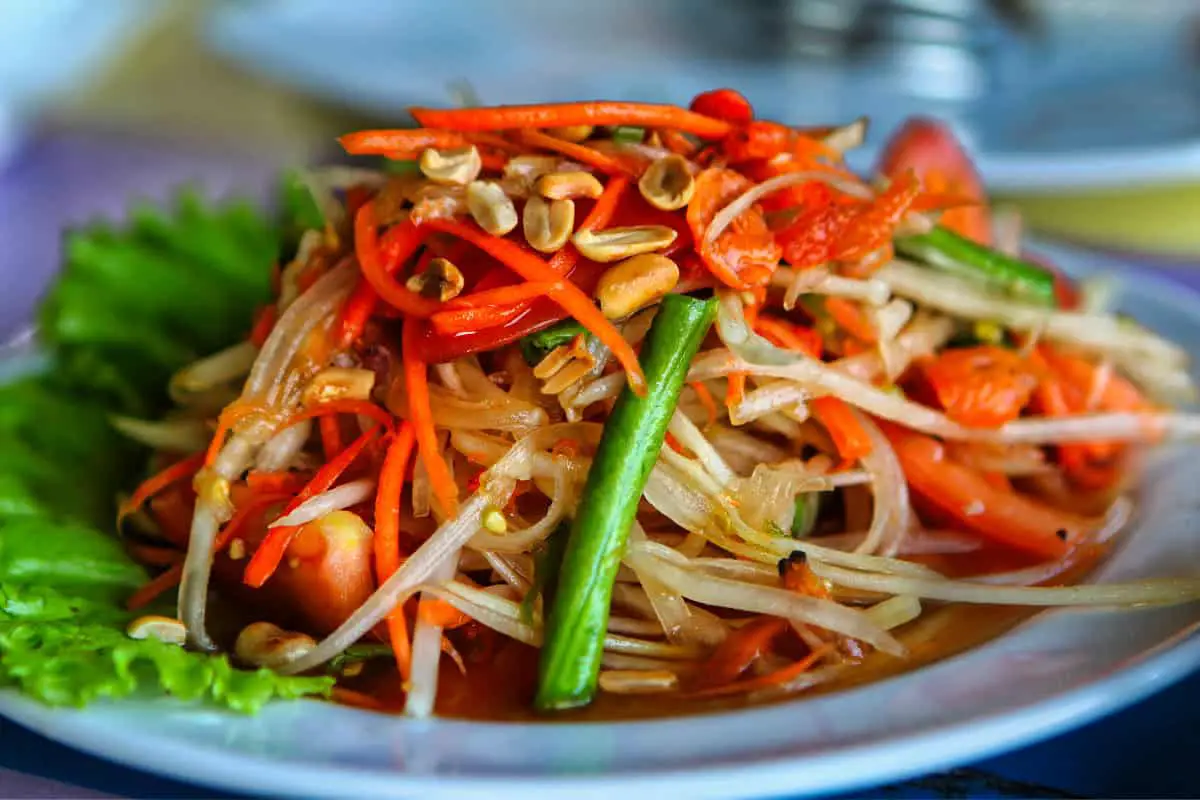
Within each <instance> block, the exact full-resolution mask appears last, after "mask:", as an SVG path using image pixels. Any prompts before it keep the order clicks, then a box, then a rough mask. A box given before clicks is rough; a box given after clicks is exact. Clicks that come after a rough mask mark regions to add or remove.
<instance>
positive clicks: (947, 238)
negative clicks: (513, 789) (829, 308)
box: [896, 228, 1055, 306]
mask: <svg viewBox="0 0 1200 800" xmlns="http://www.w3.org/2000/svg"><path fill="white" fill-rule="evenodd" d="M896 250H897V252H899V253H901V254H903V255H906V256H908V257H909V258H914V259H917V260H918V261H922V262H924V263H926V264H928V265H929V266H931V267H936V268H938V269H941V270H944V271H946V272H951V273H955V274H957V275H961V276H963V277H966V278H971V279H973V280H978V281H982V282H984V283H986V284H988V285H989V286H990V287H992V288H994V289H996V290H998V291H1002V292H1004V293H1005V294H1009V295H1012V296H1014V297H1019V298H1021V299H1023V300H1028V301H1031V302H1035V303H1039V304H1042V305H1050V306H1052V305H1055V298H1054V276H1053V275H1052V274H1051V273H1050V272H1048V271H1046V270H1044V269H1042V268H1041V267H1039V266H1038V265H1036V264H1031V263H1030V262H1028V261H1022V260H1021V259H1019V258H1013V257H1012V256H1007V255H1005V254H1004V253H1001V252H999V251H998V250H993V249H991V248H990V247H984V246H983V245H981V244H977V243H976V242H973V241H971V240H970V239H967V238H964V237H962V236H959V235H958V234H957V233H954V232H953V231H950V230H947V229H946V228H934V229H933V230H932V231H930V232H929V233H924V234H920V235H917V236H902V237H900V238H899V239H896Z"/></svg>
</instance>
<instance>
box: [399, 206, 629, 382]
mask: <svg viewBox="0 0 1200 800" xmlns="http://www.w3.org/2000/svg"><path fill="white" fill-rule="evenodd" d="M424 227H427V228H431V229H433V230H437V231H441V232H442V233H448V234H450V235H452V236H456V237H458V238H460V239H463V240H464V241H467V242H470V243H471V244H473V245H475V246H476V247H478V248H479V249H480V250H483V251H484V252H485V253H487V254H488V255H490V256H491V257H492V258H495V259H496V260H497V261H499V262H500V263H502V264H504V265H505V266H506V267H508V268H509V269H511V270H512V271H513V272H515V273H517V274H518V275H520V276H521V277H522V278H524V279H525V280H528V281H547V282H554V281H555V280H556V279H557V277H558V274H557V273H555V272H554V271H553V270H551V269H550V267H549V266H548V265H547V264H546V262H545V261H542V260H541V259H540V258H538V257H537V256H535V255H533V254H532V253H530V252H527V251H526V250H524V249H523V248H521V247H520V246H519V245H516V244H514V243H513V242H510V241H509V240H507V239H501V238H498V237H496V236H492V235H490V234H488V233H486V232H484V231H483V229H481V228H480V227H479V226H477V225H474V224H467V223H465V222H459V221H457V220H451V219H431V220H429V221H428V222H427V223H425V225H424ZM550 298H551V299H553V300H554V302H556V303H558V305H560V306H561V307H562V309H563V310H564V311H566V312H567V313H568V314H570V315H571V316H572V317H574V318H575V320H576V321H577V322H579V324H580V325H582V326H583V327H585V328H587V329H588V331H590V332H591V334H592V335H593V336H595V337H596V338H597V339H599V340H600V341H601V342H602V343H603V344H605V345H606V346H607V347H608V349H609V350H611V351H612V353H613V355H614V356H616V358H617V361H619V362H620V364H621V366H622V367H624V368H625V376H626V379H627V380H628V381H629V387H630V388H631V389H632V390H633V391H634V393H635V394H637V395H639V396H642V397H644V396H645V395H646V376H645V374H644V373H643V372H642V365H641V364H640V363H639V362H638V358H637V354H636V353H635V352H634V350H633V348H632V347H630V345H629V342H627V341H625V337H623V336H622V335H621V332H620V331H619V330H617V329H616V327H614V326H613V324H612V322H610V321H609V320H608V318H607V317H605V316H604V314H602V313H601V312H600V309H599V308H597V307H596V305H595V304H594V303H593V302H592V299H591V298H590V297H588V296H587V295H586V294H584V293H583V291H582V290H580V289H579V287H578V286H576V285H575V284H573V283H564V284H563V285H562V289H560V290H558V291H554V292H551V293H550ZM409 327H410V326H408V325H406V326H405V330H406V331H407V330H408V328H409ZM415 334H416V331H415V328H414V332H413V335H415ZM410 391H411V390H410Z"/></svg>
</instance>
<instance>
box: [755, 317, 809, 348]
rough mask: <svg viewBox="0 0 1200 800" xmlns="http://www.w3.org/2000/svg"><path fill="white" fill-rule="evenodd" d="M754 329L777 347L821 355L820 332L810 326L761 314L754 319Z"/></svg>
mask: <svg viewBox="0 0 1200 800" xmlns="http://www.w3.org/2000/svg"><path fill="white" fill-rule="evenodd" d="M754 330H755V331H756V332H757V333H759V334H760V335H762V337H763V338H765V339H766V340H767V341H769V342H771V344H774V345H776V346H777V347H783V348H786V349H788V350H796V351H798V352H801V353H804V354H805V355H806V356H809V357H810V358H820V357H821V334H819V333H817V332H816V331H815V330H813V329H812V328H806V327H804V326H803V325H796V324H794V323H791V322H788V321H787V320H783V319H780V318H779V317H775V316H770V315H767V314H763V315H760V316H759V317H758V319H757V320H755V322H754Z"/></svg>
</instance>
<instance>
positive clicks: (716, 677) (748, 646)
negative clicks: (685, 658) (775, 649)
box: [696, 616, 787, 690]
mask: <svg viewBox="0 0 1200 800" xmlns="http://www.w3.org/2000/svg"><path fill="white" fill-rule="evenodd" d="M786 629H787V620H784V619H780V618H779V617H766V616H764V617H758V618H756V619H753V620H751V621H750V622H747V623H746V624H745V625H743V626H742V627H740V628H738V629H737V630H735V631H732V632H730V634H729V635H728V636H726V637H725V640H724V641H723V642H721V643H720V644H719V645H717V649H716V650H714V651H713V654H712V655H711V656H709V657H708V659H707V660H706V661H705V662H704V664H703V666H702V668H701V669H699V670H698V671H697V673H696V681H697V684H698V685H697V688H698V689H700V690H703V689H706V688H709V687H715V686H724V685H725V684H728V683H730V682H731V681H733V680H736V679H737V677H738V676H739V675H741V674H742V673H743V672H745V671H746V670H747V669H749V668H750V665H751V664H753V663H754V662H755V661H756V660H758V658H759V656H761V655H762V654H763V653H764V652H765V651H766V650H767V648H769V647H770V646H771V642H772V641H773V640H774V639H775V637H776V636H778V635H779V634H781V633H783V631H784V630H786Z"/></svg>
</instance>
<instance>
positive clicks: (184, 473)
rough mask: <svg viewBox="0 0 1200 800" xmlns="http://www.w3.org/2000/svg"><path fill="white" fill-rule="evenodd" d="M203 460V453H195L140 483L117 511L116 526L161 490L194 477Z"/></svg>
mask: <svg viewBox="0 0 1200 800" xmlns="http://www.w3.org/2000/svg"><path fill="white" fill-rule="evenodd" d="M204 458H205V455H204V453H197V454H195V455H192V456H188V457H187V458H185V459H183V460H182V461H176V462H175V463H174V464H171V465H170V466H169V467H167V468H166V469H163V470H161V471H160V472H157V473H155V474H154V475H151V476H150V477H149V478H147V479H146V480H144V481H142V483H141V484H140V485H138V487H137V488H136V489H134V491H133V494H131V495H130V496H129V499H128V500H126V501H125V502H124V503H122V504H121V507H120V508H119V509H118V510H117V525H118V526H119V525H120V524H121V521H122V520H124V519H125V517H127V516H129V515H130V514H132V513H134V512H135V511H137V510H138V509H140V508H141V507H142V506H144V505H145V504H146V501H147V500H149V499H150V498H151V497H153V496H154V495H156V494H158V493H159V492H161V491H162V490H163V489H166V488H167V487H168V486H170V485H172V484H174V483H178V482H179V481H184V480H187V479H188V478H191V477H192V476H194V475H195V474H196V473H197V472H198V471H199V470H200V467H202V466H203V465H204Z"/></svg>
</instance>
